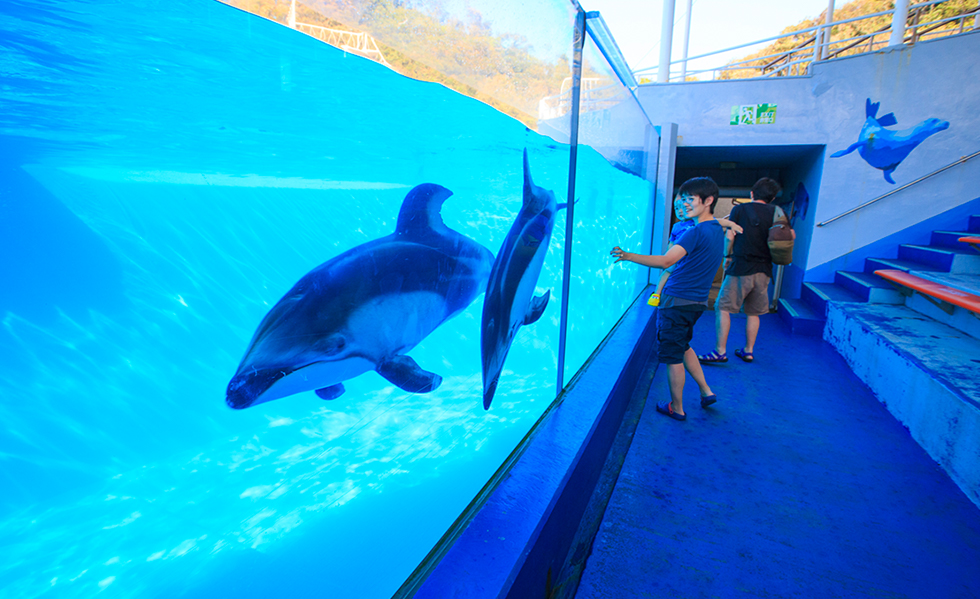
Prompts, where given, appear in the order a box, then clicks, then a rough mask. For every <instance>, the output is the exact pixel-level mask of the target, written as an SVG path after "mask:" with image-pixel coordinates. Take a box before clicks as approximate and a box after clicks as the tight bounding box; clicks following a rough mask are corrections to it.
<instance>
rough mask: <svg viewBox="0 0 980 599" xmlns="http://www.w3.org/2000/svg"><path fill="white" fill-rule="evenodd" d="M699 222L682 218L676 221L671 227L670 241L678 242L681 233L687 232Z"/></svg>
mask: <svg viewBox="0 0 980 599" xmlns="http://www.w3.org/2000/svg"><path fill="white" fill-rule="evenodd" d="M696 224H698V221H696V220H693V219H692V220H681V221H677V222H676V223H674V226H673V227H671V228H670V237H669V238H668V241H669V242H670V243H673V244H676V243H677V240H678V239H680V238H681V235H683V234H684V233H687V232H688V231H690V230H691V229H693V228H694V225H696Z"/></svg>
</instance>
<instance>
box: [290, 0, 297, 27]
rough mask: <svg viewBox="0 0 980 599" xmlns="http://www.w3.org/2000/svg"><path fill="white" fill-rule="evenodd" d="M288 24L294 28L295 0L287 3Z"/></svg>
mask: <svg viewBox="0 0 980 599" xmlns="http://www.w3.org/2000/svg"><path fill="white" fill-rule="evenodd" d="M289 26H290V27H292V28H293V29H296V0H292V2H290V3H289Z"/></svg>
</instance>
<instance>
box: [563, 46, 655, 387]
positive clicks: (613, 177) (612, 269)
mask: <svg viewBox="0 0 980 599" xmlns="http://www.w3.org/2000/svg"><path fill="white" fill-rule="evenodd" d="M580 93H581V96H580V101H579V102H580V110H579V128H578V143H579V145H578V156H577V160H576V177H575V199H576V203H575V208H574V216H575V229H574V233H573V242H572V258H571V276H570V278H569V294H568V299H569V309H568V314H569V316H568V330H567V340H566V346H565V382H566V384H567V382H568V381H569V380H570V379H571V377H572V376H573V375H574V374H575V373H576V372H577V371H578V370H579V369H580V368H581V367H582V365H583V364H584V363H585V361H586V360H587V359H588V357H589V356H590V355H591V354H592V352H593V351H595V349H596V348H597V347H598V346H599V344H600V343H601V341H602V340H603V338H604V337H605V336H606V335H607V334H608V333H609V331H610V330H611V329H612V327H613V326H614V325H615V324H616V322H617V321H618V320H619V318H620V317H621V316H622V315H623V313H625V311H626V309H627V308H628V307H629V306H630V304H632V302H633V300H634V299H636V297H637V294H639V293H640V291H641V290H642V289H643V287H644V286H645V285H646V283H647V276H648V272H649V269H647V268H645V267H642V266H637V265H635V264H624V263H620V264H613V259H612V258H610V256H609V251H610V250H611V249H612V248H613V246H617V245H618V246H621V247H622V248H623V249H625V250H627V251H631V252H639V253H649V246H650V228H651V225H650V223H651V219H652V214H651V213H650V206H651V201H650V200H651V195H652V194H653V184H652V183H651V181H652V179H653V174H652V173H651V172H650V170H655V168H654V167H653V166H652V165H651V162H653V163H655V162H656V155H652V156H651V155H650V154H649V153H648V151H647V148H649V147H653V148H656V147H657V141H656V140H657V139H658V138H657V133H656V131H655V130H654V129H653V127H651V126H650V123H649V120H648V119H647V117H646V115H645V114H644V113H643V111H642V109H641V108H640V105H639V103H638V102H637V101H636V99H635V98H634V97H633V95H632V94H631V93H630V90H629V88H627V87H626V86H625V85H623V83H622V82H621V81H620V80H619V78H618V77H617V76H616V74H615V73H614V71H613V69H612V68H611V67H610V66H609V63H608V62H607V61H606V59H605V58H604V57H603V54H602V52H601V51H600V50H599V48H598V47H597V46H596V43H595V41H593V39H592V37H591V36H586V38H585V48H584V50H583V59H582V87H581V92H580ZM651 139H652V140H653V141H651ZM651 144H652V145H651ZM648 169H649V170H648Z"/></svg>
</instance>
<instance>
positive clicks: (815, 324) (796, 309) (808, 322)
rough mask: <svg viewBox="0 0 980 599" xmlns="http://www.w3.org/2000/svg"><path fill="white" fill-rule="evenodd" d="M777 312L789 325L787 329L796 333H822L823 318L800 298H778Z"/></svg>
mask: <svg viewBox="0 0 980 599" xmlns="http://www.w3.org/2000/svg"><path fill="white" fill-rule="evenodd" d="M776 310H777V312H779V317H780V318H781V319H782V320H783V321H784V322H785V323H786V324H788V325H789V330H790V331H792V332H793V333H795V334H798V335H823V328H824V324H825V322H826V321H825V320H824V318H823V317H822V316H820V315H818V314H817V313H816V312H815V311H814V309H813V306H811V305H810V304H808V303H806V302H805V301H803V300H801V299H785V298H780V300H779V303H778V307H777V309H776Z"/></svg>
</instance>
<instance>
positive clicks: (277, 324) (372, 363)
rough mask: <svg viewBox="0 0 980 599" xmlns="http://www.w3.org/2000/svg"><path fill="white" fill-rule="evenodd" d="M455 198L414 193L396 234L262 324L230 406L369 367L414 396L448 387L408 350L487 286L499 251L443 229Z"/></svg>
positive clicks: (337, 386)
mask: <svg viewBox="0 0 980 599" xmlns="http://www.w3.org/2000/svg"><path fill="white" fill-rule="evenodd" d="M451 195H452V192H451V191H449V190H448V189H446V188H444V187H441V186H439V185H434V184H431V183H426V184H423V185H419V186H418V187H416V188H414V189H412V190H411V191H410V192H408V195H407V196H405V200H404V202H403V203H402V207H401V211H400V212H399V214H398V224H397V225H396V227H395V232H394V233H392V234H391V235H388V236H387V237H382V238H381V239H376V240H374V241H369V242H368V243H365V244H363V245H360V246H358V247H355V248H353V249H351V250H348V251H346V252H344V253H343V254H341V255H339V256H337V257H335V258H333V259H332V260H330V261H328V262H325V263H324V264H321V265H320V266H318V267H316V268H315V269H313V270H312V271H310V272H309V273H308V274H307V275H306V276H304V277H303V278H302V279H300V280H299V282H298V283H296V285H295V286H294V287H293V288H292V289H291V290H290V291H289V293H287V294H286V295H285V296H284V297H283V298H282V299H281V300H279V303H277V304H276V305H275V306H274V307H273V308H272V310H270V311H269V313H268V314H267V315H266V316H265V318H264V319H262V323H261V324H260V325H259V328H258V330H256V332H255V336H254V337H252V341H251V343H250V344H249V346H248V350H247V351H246V352H245V357H244V358H243V359H242V363H241V364H240V365H239V367H238V371H237V372H236V373H235V376H234V377H233V378H232V379H231V382H230V383H228V392H227V397H226V402H227V403H228V405H229V406H231V407H232V408H235V409H241V408H247V407H249V406H252V405H255V404H259V403H263V402H267V401H271V400H273V399H278V398H280V397H285V396H287V395H292V394H294V393H299V392H301V391H310V390H316V393H317V395H319V396H320V397H321V398H323V399H335V398H337V397H339V396H340V395H341V394H342V393H343V392H344V386H343V384H342V381H345V380H347V379H350V378H353V377H355V376H357V375H359V374H362V373H364V372H367V371H369V370H376V371H377V372H378V374H380V375H381V376H383V377H384V378H386V379H388V381H390V382H391V383H393V384H394V385H396V386H398V387H400V388H402V389H404V390H406V391H409V392H413V393H428V392H429V391H432V390H434V389H435V388H436V387H438V386H439V384H440V383H441V382H442V377H440V376H439V375H437V374H434V373H431V372H426V371H424V370H422V369H421V368H420V367H419V365H418V364H416V363H415V361H414V360H413V359H412V358H410V357H408V356H406V355H405V353H406V352H408V351H409V350H411V349H412V348H413V347H415V346H416V345H417V344H418V343H419V342H420V341H422V339H424V338H425V337H426V335H428V334H429V333H431V332H432V331H433V330H435V328H436V327H438V326H439V325H440V324H442V323H443V322H445V321H446V320H448V319H449V318H452V317H453V316H454V315H456V314H458V313H459V312H460V311H462V310H463V309H464V308H466V307H467V306H468V305H470V303H471V302H472V301H473V300H474V299H476V298H477V296H479V295H480V294H481V293H483V291H484V289H486V283H487V277H488V276H489V273H490V266H491V263H492V262H493V254H491V253H490V250H488V249H487V248H485V247H483V246H482V245H480V244H479V243H477V242H475V241H473V240H472V239H469V238H468V237H466V236H464V235H461V234H459V233H457V232H456V231H453V230H452V229H450V228H449V227H447V226H446V225H445V224H444V223H443V222H442V217H441V216H440V209H441V207H442V203H443V202H444V201H445V200H446V198H448V197H449V196H451Z"/></svg>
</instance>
